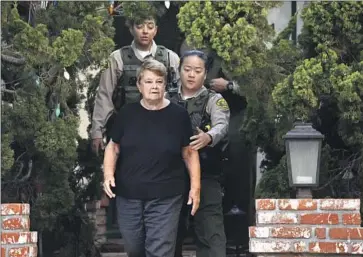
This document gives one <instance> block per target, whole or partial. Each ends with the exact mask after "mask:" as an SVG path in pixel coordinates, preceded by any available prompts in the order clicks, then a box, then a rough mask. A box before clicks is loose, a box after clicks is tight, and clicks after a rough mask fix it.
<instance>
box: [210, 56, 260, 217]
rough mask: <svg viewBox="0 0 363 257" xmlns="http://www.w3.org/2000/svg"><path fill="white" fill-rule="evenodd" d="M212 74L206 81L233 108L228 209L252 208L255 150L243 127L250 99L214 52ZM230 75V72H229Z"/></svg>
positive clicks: (226, 198)
mask: <svg viewBox="0 0 363 257" xmlns="http://www.w3.org/2000/svg"><path fill="white" fill-rule="evenodd" d="M208 68H209V70H208V74H207V78H206V82H205V85H206V86H207V87H209V88H210V89H212V90H214V91H216V92H218V93H220V94H221V95H222V96H223V97H224V98H225V99H226V101H227V103H228V106H229V108H230V113H231V117H230V121H229V130H228V142H229V144H228V154H227V156H228V162H226V163H227V165H226V166H225V167H224V172H225V173H224V179H225V181H224V185H225V197H224V207H225V212H228V211H229V210H231V208H232V207H233V206H234V207H238V209H237V208H233V209H232V212H236V211H240V210H242V211H244V212H245V213H248V212H249V211H250V209H249V208H250V204H251V203H250V202H251V196H252V195H253V191H254V181H253V180H254V177H255V173H254V170H253V165H254V162H255V161H254V160H255V158H256V157H254V156H253V151H252V150H251V149H250V148H249V147H248V146H247V144H246V141H245V139H244V137H243V134H242V133H241V132H240V127H241V125H242V124H243V120H244V115H245V109H246V105H247V102H246V99H245V96H244V95H243V93H242V90H241V87H240V86H239V85H238V84H237V83H236V82H235V81H231V80H228V79H226V78H227V77H228V74H224V72H222V60H221V58H220V57H218V56H217V55H216V54H215V53H214V52H210V53H208ZM226 75H227V76H226Z"/></svg>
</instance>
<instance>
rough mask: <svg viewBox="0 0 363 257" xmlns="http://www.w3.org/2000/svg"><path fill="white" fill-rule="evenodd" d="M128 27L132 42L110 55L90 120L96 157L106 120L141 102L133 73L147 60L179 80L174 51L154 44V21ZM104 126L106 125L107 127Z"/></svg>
mask: <svg viewBox="0 0 363 257" xmlns="http://www.w3.org/2000/svg"><path fill="white" fill-rule="evenodd" d="M128 26H129V29H130V33H131V34H132V35H133V37H134V40H133V42H132V43H131V45H130V46H125V47H123V48H121V49H118V50H116V51H114V52H113V53H111V55H110V57H109V64H108V67H107V69H106V70H105V71H104V72H103V73H102V75H101V79H100V84H99V89H98V93H97V96H96V100H95V107H94V111H93V117H92V128H91V138H92V149H93V151H94V152H95V153H97V154H98V152H99V150H100V148H101V149H103V148H104V143H103V134H104V132H106V134H107V132H108V131H107V127H108V125H112V124H109V123H112V122H108V121H109V118H110V117H111V116H112V115H113V114H114V113H115V112H117V111H118V110H119V109H120V108H121V107H122V106H123V105H124V104H127V103H132V102H136V101H139V100H140V97H141V96H140V93H139V91H138V88H137V87H136V71H137V69H138V68H139V67H140V65H141V63H142V61H143V60H145V59H146V58H150V57H152V58H155V59H156V60H158V61H160V62H161V63H163V64H164V65H165V66H166V67H167V68H169V71H170V70H174V71H175V80H176V79H178V77H179V74H178V72H177V71H178V66H179V57H178V55H177V54H176V53H174V52H173V51H171V50H169V49H167V48H165V47H164V46H158V45H156V43H155V42H154V37H155V35H156V33H157V24H156V17H144V18H140V19H138V20H129V21H128ZM106 124H107V125H106Z"/></svg>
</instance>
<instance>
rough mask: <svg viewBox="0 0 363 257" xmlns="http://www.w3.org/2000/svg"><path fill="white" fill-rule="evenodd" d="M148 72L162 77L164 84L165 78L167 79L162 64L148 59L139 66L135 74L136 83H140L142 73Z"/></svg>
mask: <svg viewBox="0 0 363 257" xmlns="http://www.w3.org/2000/svg"><path fill="white" fill-rule="evenodd" d="M146 70H148V71H152V72H153V73H155V74H156V75H158V76H160V77H163V78H164V80H165V83H166V79H167V78H166V77H167V74H168V72H167V70H166V67H165V65H164V64H162V63H161V62H159V61H157V60H155V59H152V58H148V59H146V60H145V61H144V62H143V63H142V64H141V66H140V67H139V68H138V69H137V72H136V77H137V81H138V82H140V80H141V77H142V76H143V75H144V72H145V71H146Z"/></svg>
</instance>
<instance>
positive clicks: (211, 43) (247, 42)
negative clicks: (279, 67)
mask: <svg viewBox="0 0 363 257" xmlns="http://www.w3.org/2000/svg"><path fill="white" fill-rule="evenodd" d="M277 5H278V3H277V2H259V3H256V2H243V1H241V2H239V1H228V2H223V1H218V2H211V1H205V2H194V1H192V2H188V3H187V4H185V5H183V6H182V7H181V8H180V12H179V14H178V19H179V27H180V29H181V31H182V32H184V33H185V35H186V39H187V42H188V43H189V44H190V45H193V46H195V47H196V48H203V47H207V48H211V49H213V50H214V51H215V52H216V53H217V55H218V56H220V57H221V58H222V59H223V61H224V65H225V67H226V69H227V70H229V71H231V72H233V73H234V74H243V73H244V72H246V71H248V70H250V69H252V68H254V67H262V66H263V64H264V63H265V61H266V59H265V57H266V56H265V55H264V52H265V50H266V43H267V42H269V41H271V39H272V36H273V34H274V32H273V28H272V27H271V26H269V25H268V23H267V19H266V17H267V11H268V9H269V8H271V7H273V6H277Z"/></svg>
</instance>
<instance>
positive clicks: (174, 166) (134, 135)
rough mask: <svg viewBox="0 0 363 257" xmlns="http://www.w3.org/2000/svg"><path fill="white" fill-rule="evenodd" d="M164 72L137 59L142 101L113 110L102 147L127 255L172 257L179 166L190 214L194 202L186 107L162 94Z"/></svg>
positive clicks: (194, 162) (195, 176) (196, 177)
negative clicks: (107, 137) (112, 121)
mask: <svg viewBox="0 0 363 257" xmlns="http://www.w3.org/2000/svg"><path fill="white" fill-rule="evenodd" d="M166 76H167V70H166V68H165V66H164V65H163V64H162V63H160V62H158V61H156V60H153V59H150V60H147V61H145V62H144V63H143V64H142V66H141V67H140V68H139V70H138V72H137V87H138V89H139V91H140V93H141V95H142V100H141V101H140V102H138V103H131V104H128V105H126V106H124V107H123V108H122V109H121V110H120V112H119V113H118V114H117V117H116V120H115V124H114V127H113V128H112V131H111V140H110V142H109V144H108V145H107V147H106V150H105V157H104V190H105V192H106V194H107V195H108V196H109V197H116V206H117V216H118V217H117V218H118V224H119V229H120V232H121V234H122V237H123V239H124V241H125V249H126V251H127V254H128V256H129V257H172V256H174V249H175V241H176V235H177V228H178V219H179V214H180V210H181V206H182V204H183V196H184V193H185V192H184V191H185V183H186V178H187V176H186V175H187V174H186V172H185V166H186V167H187V168H188V171H189V178H190V185H191V186H190V191H189V202H188V203H189V204H192V210H191V214H192V215H194V214H195V212H196V211H197V209H198V206H199V197H200V164H199V156H198V152H197V151H196V150H193V149H192V147H191V146H190V137H191V136H192V135H193V132H192V126H191V122H190V119H189V115H188V113H187V111H186V110H184V109H183V108H181V107H179V106H178V105H176V104H173V103H171V102H170V101H169V100H167V99H165V98H164V93H165V86H166ZM116 163H117V165H116ZM111 187H115V189H114V190H112V189H111Z"/></svg>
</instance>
